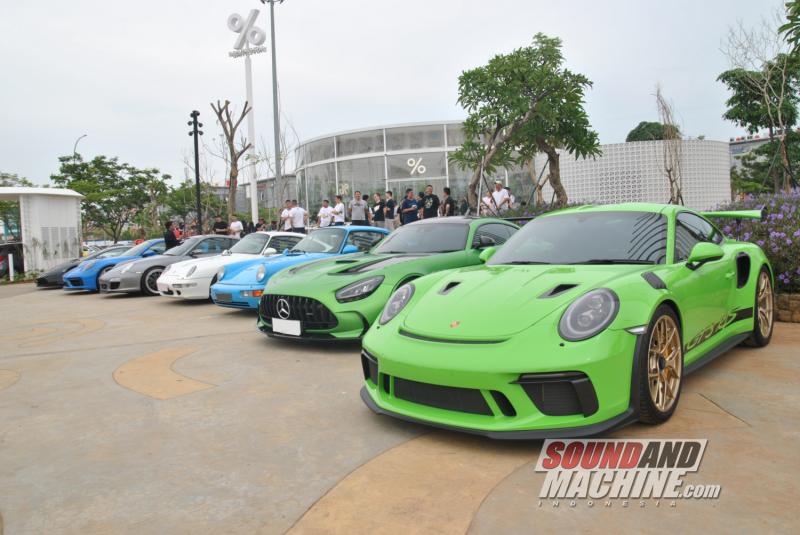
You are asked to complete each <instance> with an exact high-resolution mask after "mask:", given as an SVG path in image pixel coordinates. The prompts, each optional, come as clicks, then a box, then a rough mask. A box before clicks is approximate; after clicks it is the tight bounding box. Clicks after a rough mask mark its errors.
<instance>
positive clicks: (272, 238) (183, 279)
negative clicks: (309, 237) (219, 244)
mask: <svg viewBox="0 0 800 535" xmlns="http://www.w3.org/2000/svg"><path fill="white" fill-rule="evenodd" d="M304 237H305V234H298V233H296V232H254V233H253V234H248V235H247V236H245V237H244V238H242V239H241V240H239V241H238V242H237V243H236V245H234V246H233V247H231V248H230V249H229V250H227V251H225V252H223V253H222V254H221V255H218V256H212V257H210V258H198V259H192V260H185V261H183V262H177V263H175V264H172V265H169V266H167V267H166V269H164V272H163V273H162V274H161V276H160V277H159V278H158V280H157V281H156V285H157V287H158V293H160V294H161V295H164V296H167V297H179V298H183V299H209V297H210V295H211V285H212V284H214V283H215V282H217V279H218V278H219V274H220V273H222V272H223V270H224V269H225V266H226V265H228V264H233V263H234V262H241V261H242V260H249V259H251V258H253V256H254V255H259V254H260V255H265V256H267V255H274V254H278V253H281V252H283V250H284V249H291V248H292V247H294V246H295V245H296V244H297V242H299V241H300V240H302V239H303V238H304Z"/></svg>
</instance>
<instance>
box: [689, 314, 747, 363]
mask: <svg viewBox="0 0 800 535" xmlns="http://www.w3.org/2000/svg"><path fill="white" fill-rule="evenodd" d="M752 317H753V309H752V308H742V309H739V310H734V311H731V312H728V313H727V314H726V315H725V316H723V317H722V319H721V320H719V321H718V322H716V323H712V324H711V325H709V326H708V327H706V328H705V329H703V330H702V331H700V333H699V334H698V335H697V336H695V337H694V338H692V339H691V340H690V341H689V342H688V343H687V344H686V346H685V347H684V348H683V352H684V353H686V352H687V351H691V350H692V349H694V348H696V347H697V346H699V345H700V344H702V343H703V342H705V341H706V340H708V339H709V338H711V337H712V336H714V335H715V334H717V333H718V332H720V331H721V330H722V329H724V328H725V327H727V326H728V325H730V324H731V323H734V322H737V321H740V320H743V319H747V318H752Z"/></svg>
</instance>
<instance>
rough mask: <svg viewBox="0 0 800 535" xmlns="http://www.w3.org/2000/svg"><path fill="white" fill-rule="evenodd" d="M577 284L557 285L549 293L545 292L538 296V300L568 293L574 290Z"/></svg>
mask: <svg viewBox="0 0 800 535" xmlns="http://www.w3.org/2000/svg"><path fill="white" fill-rule="evenodd" d="M576 286H577V284H559V285H558V286H556V287H555V288H553V289H552V290H550V291H549V292H545V293H543V294H542V295H540V296H539V299H547V298H548V297H555V296H557V295H561V294H563V293H564V292H566V291H569V290H571V289H573V288H575V287H576Z"/></svg>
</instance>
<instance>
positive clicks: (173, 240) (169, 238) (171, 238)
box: [164, 221, 180, 251]
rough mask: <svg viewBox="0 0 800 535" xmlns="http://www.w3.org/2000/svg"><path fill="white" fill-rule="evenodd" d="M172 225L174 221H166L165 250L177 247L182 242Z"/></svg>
mask: <svg viewBox="0 0 800 535" xmlns="http://www.w3.org/2000/svg"><path fill="white" fill-rule="evenodd" d="M172 225H173V223H172V221H167V222H166V223H164V229H165V232H164V245H165V246H166V247H164V250H165V251H167V250H169V249H172V248H173V247H176V246H177V245H178V244H179V243H180V242H179V241H178V238H177V237H176V236H175V232H174V229H173V228H172Z"/></svg>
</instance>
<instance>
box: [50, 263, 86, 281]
mask: <svg viewBox="0 0 800 535" xmlns="http://www.w3.org/2000/svg"><path fill="white" fill-rule="evenodd" d="M80 262H81V261H80V260H70V261H69V262H62V263H61V264H58V265H57V266H55V267H53V268H51V269H49V270H48V271H46V272H45V273H43V274H42V275H41V277H42V278H47V277H53V276H61V275H62V274H64V273H67V272H68V271H70V270H72V269H74V268H75V267H77V265H78V264H79V263H80Z"/></svg>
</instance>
